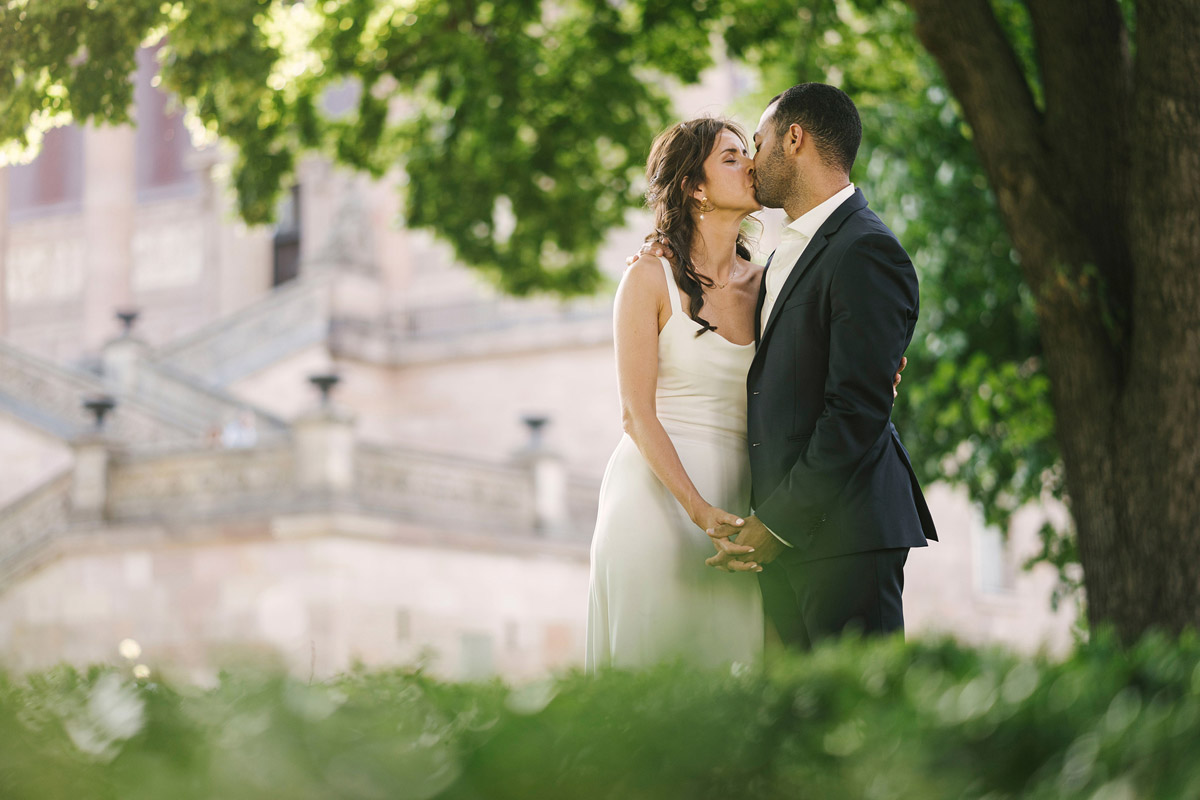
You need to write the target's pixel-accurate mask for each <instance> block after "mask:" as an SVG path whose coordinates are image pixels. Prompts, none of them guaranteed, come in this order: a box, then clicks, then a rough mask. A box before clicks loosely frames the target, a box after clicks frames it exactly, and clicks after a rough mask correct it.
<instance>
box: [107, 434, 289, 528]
mask: <svg viewBox="0 0 1200 800" xmlns="http://www.w3.org/2000/svg"><path fill="white" fill-rule="evenodd" d="M295 472H296V470H295V454H294V451H293V449H292V447H291V446H290V444H289V443H288V442H287V440H286V439H285V440H282V441H277V442H276V443H273V444H271V445H268V446H264V447H256V448H247V449H244V450H200V451H190V452H176V453H160V452H145V453H125V454H119V455H117V456H116V457H114V459H113V461H112V464H111V466H110V468H109V477H108V503H107V514H108V517H109V518H110V519H112V520H119V521H160V520H172V519H181V518H200V519H206V518H213V517H228V516H236V515H244V514H247V513H278V512H279V511H280V510H287V509H288V507H289V506H291V505H292V503H293V502H294V500H295V495H296V490H295V480H294V477H295Z"/></svg>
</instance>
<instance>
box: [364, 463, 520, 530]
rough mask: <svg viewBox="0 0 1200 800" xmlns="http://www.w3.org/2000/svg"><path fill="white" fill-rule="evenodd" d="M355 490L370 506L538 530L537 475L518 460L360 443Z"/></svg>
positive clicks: (425, 517)
mask: <svg viewBox="0 0 1200 800" xmlns="http://www.w3.org/2000/svg"><path fill="white" fill-rule="evenodd" d="M355 492H356V495H357V497H358V498H359V500H360V501H361V502H362V503H363V504H364V505H365V506H368V507H370V508H373V509H379V510H381V511H385V512H387V513H388V514H389V515H400V516H403V517H405V518H408V519H413V520H414V521H428V522H439V521H441V522H446V523H449V524H467V525H471V526H475V527H480V528H482V529H484V530H503V531H509V532H519V533H531V532H532V531H533V522H534V502H533V488H532V478H531V475H530V473H529V471H528V470H525V469H521V468H518V467H515V466H509V465H501V464H489V463H485V462H471V461H465V460H463V459H461V458H452V457H448V456H441V455H435V454H431V453H420V452H415V451H411V450H393V449H385V448H381V447H372V446H360V447H359V448H358V451H357V453H356V463H355Z"/></svg>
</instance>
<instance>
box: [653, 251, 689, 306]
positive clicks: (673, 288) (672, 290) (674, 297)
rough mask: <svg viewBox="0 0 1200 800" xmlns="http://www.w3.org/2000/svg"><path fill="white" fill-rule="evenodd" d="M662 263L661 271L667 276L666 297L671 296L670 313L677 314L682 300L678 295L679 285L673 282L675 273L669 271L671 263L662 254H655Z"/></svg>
mask: <svg viewBox="0 0 1200 800" xmlns="http://www.w3.org/2000/svg"><path fill="white" fill-rule="evenodd" d="M655 258H657V259H658V260H659V262H660V263H661V264H662V267H663V273H664V274H665V275H666V276H667V297H669V298H671V313H672V314H678V313H680V312H681V311H683V300H682V298H680V296H679V286H678V284H676V283H675V273H674V272H672V271H671V265H670V264H668V263H667V260H666V259H665V258H663V257H662V256H655Z"/></svg>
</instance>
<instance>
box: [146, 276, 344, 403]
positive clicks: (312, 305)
mask: <svg viewBox="0 0 1200 800" xmlns="http://www.w3.org/2000/svg"><path fill="white" fill-rule="evenodd" d="M329 285H330V279H329V277H328V276H327V275H323V274H316V275H311V276H305V277H302V278H299V279H297V280H295V281H292V282H291V283H288V284H285V285H283V286H281V287H279V288H278V289H276V290H275V291H274V292H272V293H271V294H270V295H269V296H268V297H266V298H264V299H263V300H260V301H259V302H257V303H254V304H252V305H250V306H247V307H246V308H243V309H242V310H240V311H237V312H235V313H233V314H230V315H229V316H227V317H222V318H221V319H218V320H215V321H214V322H212V323H210V324H208V325H205V326H204V327H203V328H201V329H200V330H198V331H195V332H193V333H191V334H189V335H188V336H186V337H184V338H183V339H181V340H179V341H176V342H173V343H171V344H169V345H167V346H165V347H163V348H162V349H160V350H159V351H158V354H157V356H156V360H157V361H160V362H163V363H165V364H169V365H170V366H172V367H175V368H176V369H180V370H183V371H184V372H187V373H189V374H191V375H195V376H196V377H198V378H200V379H201V380H202V381H203V382H205V383H207V384H211V385H216V386H224V385H227V384H229V383H232V382H233V381H236V380H237V379H239V378H242V377H244V376H246V375H249V374H251V373H253V372H256V371H258V370H260V369H262V368H263V367H266V366H269V365H270V364H273V363H275V362H276V361H279V360H280V359H282V358H284V357H285V356H288V355H290V354H292V353H295V352H296V351H298V350H301V349H303V348H305V347H308V346H309V345H312V344H315V343H317V342H320V341H323V340H324V339H325V338H326V336H327V335H328V332H329V316H330V292H329Z"/></svg>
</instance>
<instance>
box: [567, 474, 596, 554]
mask: <svg viewBox="0 0 1200 800" xmlns="http://www.w3.org/2000/svg"><path fill="white" fill-rule="evenodd" d="M599 507H600V481H599V480H589V479H584V478H578V477H572V478H571V479H570V480H569V481H568V482H567V513H568V514H569V515H570V518H571V525H572V526H573V527H574V529H575V532H576V534H577V535H579V536H582V537H584V538H585V539H587V538H590V537H591V535H592V529H593V528H594V527H595V525H596V515H597V513H598V511H599Z"/></svg>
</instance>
